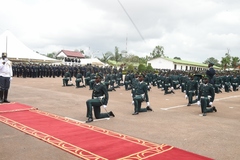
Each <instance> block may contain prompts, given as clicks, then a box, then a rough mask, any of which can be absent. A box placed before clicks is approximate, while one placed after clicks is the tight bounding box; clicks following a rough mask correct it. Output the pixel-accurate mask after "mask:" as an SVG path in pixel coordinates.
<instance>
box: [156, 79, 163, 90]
mask: <svg viewBox="0 0 240 160" xmlns="http://www.w3.org/2000/svg"><path fill="white" fill-rule="evenodd" d="M156 83H157V87H158V88H161V87H162V86H161V81H160V80H158V81H156Z"/></svg>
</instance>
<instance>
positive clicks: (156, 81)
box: [13, 63, 240, 116]
mask: <svg viewBox="0 0 240 160" xmlns="http://www.w3.org/2000/svg"><path fill="white" fill-rule="evenodd" d="M212 66H213V64H211V63H210V65H209V69H208V70H207V71H180V70H167V69H165V70H155V71H150V72H144V73H138V72H134V71H127V72H125V76H123V68H122V67H120V68H119V69H117V68H116V67H112V66H107V67H98V66H92V65H91V64H88V65H85V66H68V65H48V64H45V65H44V64H28V65H26V64H21V63H20V64H14V65H13V75H14V76H15V77H23V78H26V77H31V78H43V77H53V78H54V77H62V80H63V83H62V86H69V85H71V86H72V85H75V86H76V88H81V87H87V86H88V87H89V90H93V89H94V85H95V79H96V77H97V76H101V77H102V78H101V81H102V84H104V85H105V86H106V89H107V91H116V89H117V88H120V86H123V87H124V89H125V90H126V91H129V90H130V91H131V93H132V95H133V97H132V98H133V104H134V105H135V112H134V113H133V115H136V114H138V113H139V112H140V111H141V110H144V111H148V110H149V111H152V109H151V108H150V105H149V101H148V104H147V108H146V109H141V105H139V104H141V103H139V104H138V101H136V99H137V98H136V94H135V93H136V91H137V90H138V89H139V87H140V85H139V83H140V82H139V81H140V80H139V77H141V81H142V82H144V87H143V88H146V89H147V91H150V90H151V87H157V88H158V89H161V90H162V91H163V94H164V95H166V94H175V92H174V90H177V89H180V90H181V92H182V93H185V98H186V99H188V103H187V106H191V104H193V103H197V104H198V105H201V109H202V113H203V116H206V113H207V112H213V111H215V112H216V111H217V109H216V107H214V106H213V105H212V103H213V101H214V97H215V94H218V93H222V92H223V90H224V91H225V92H232V91H238V90H239V88H240V72H239V71H221V72H220V71H216V72H215V70H214V69H213V67H212ZM73 77H74V79H75V82H72V80H73ZM142 82H141V84H142ZM143 90H144V91H143ZM143 90H142V91H138V92H141V93H142V92H144V93H145V94H146V91H145V89H143ZM144 100H146V96H143V97H142V101H144ZM142 101H141V102H142ZM139 102H140V101H139ZM137 105H138V106H137ZM209 107H210V108H209Z"/></svg>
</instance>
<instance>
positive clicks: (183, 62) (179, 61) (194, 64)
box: [163, 57, 220, 69]
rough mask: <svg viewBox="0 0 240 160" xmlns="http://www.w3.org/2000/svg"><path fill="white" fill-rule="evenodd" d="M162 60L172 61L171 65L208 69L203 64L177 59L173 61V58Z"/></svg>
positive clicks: (206, 65)
mask: <svg viewBox="0 0 240 160" xmlns="http://www.w3.org/2000/svg"><path fill="white" fill-rule="evenodd" d="M163 59H166V60H169V61H172V62H173V63H177V64H184V65H192V66H198V67H204V68H208V64H204V63H199V62H192V61H185V60H179V59H173V58H165V57H164V58H163ZM214 68H216V69H220V67H217V66H214Z"/></svg>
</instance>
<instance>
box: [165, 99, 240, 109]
mask: <svg viewBox="0 0 240 160" xmlns="http://www.w3.org/2000/svg"><path fill="white" fill-rule="evenodd" d="M238 97H240V95H239V96H229V97H224V98H218V99H215V100H214V101H221V100H225V99H231V98H238ZM194 104H196V103H194ZM194 104H192V105H194ZM182 107H186V105H179V106H173V107H167V108H161V110H165V111H167V110H169V109H174V108H182Z"/></svg>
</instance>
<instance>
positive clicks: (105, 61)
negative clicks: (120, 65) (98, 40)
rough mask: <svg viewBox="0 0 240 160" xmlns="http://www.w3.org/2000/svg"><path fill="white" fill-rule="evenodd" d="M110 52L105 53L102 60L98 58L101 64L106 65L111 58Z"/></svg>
mask: <svg viewBox="0 0 240 160" xmlns="http://www.w3.org/2000/svg"><path fill="white" fill-rule="evenodd" d="M112 56H113V54H112V52H106V53H105V54H102V58H99V60H100V61H101V62H103V63H107V62H108V60H109V59H110V57H112Z"/></svg>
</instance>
